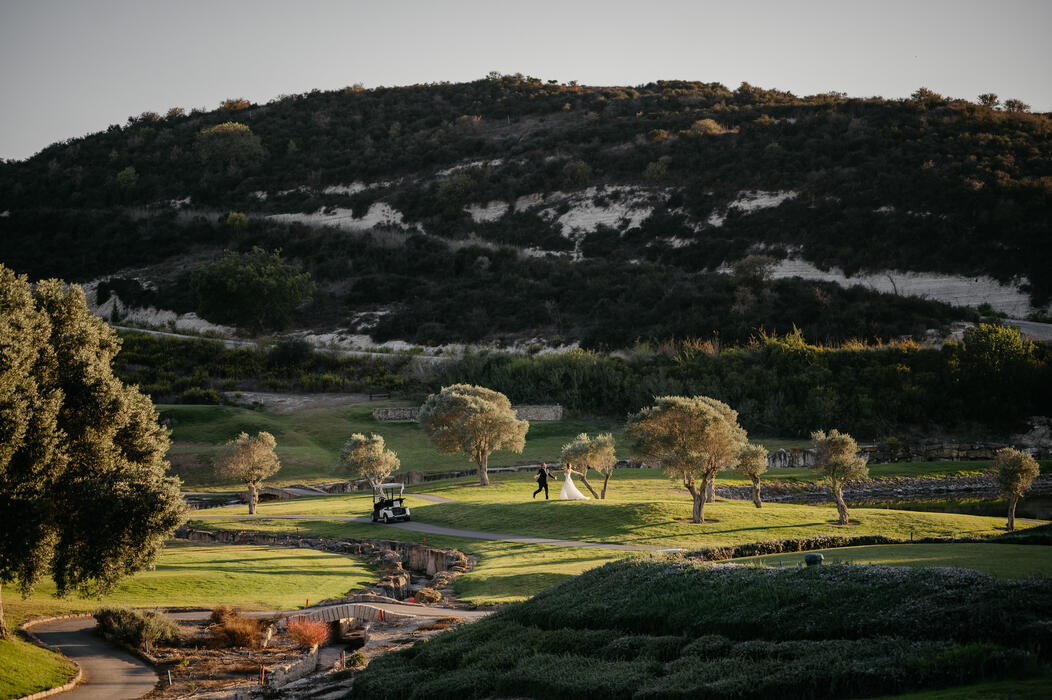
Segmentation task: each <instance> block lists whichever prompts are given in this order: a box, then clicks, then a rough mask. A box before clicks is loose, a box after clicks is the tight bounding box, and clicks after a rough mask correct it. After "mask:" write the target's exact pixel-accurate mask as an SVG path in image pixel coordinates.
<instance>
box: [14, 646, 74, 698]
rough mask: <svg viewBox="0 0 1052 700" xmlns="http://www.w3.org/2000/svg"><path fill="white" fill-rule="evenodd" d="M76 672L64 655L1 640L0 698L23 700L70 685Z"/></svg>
mask: <svg viewBox="0 0 1052 700" xmlns="http://www.w3.org/2000/svg"><path fill="white" fill-rule="evenodd" d="M76 672H77V669H76V668H75V667H74V666H73V664H71V663H70V662H69V661H67V660H66V658H65V657H64V656H62V655H61V654H56V653H55V652H53V651H49V650H47V649H42V648H41V647H38V646H37V645H35V644H30V643H29V642H23V641H20V640H18V639H12V640H10V641H8V640H4V639H0V698H5V699H6V698H20V697H22V696H24V695H30V694H32V693H36V692H38V691H41V690H47V689H49V688H54V687H56V686H60V685H63V684H65V683H68V682H69V680H70V679H71V678H73V676H74V675H75V674H76Z"/></svg>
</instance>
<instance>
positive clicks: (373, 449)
mask: <svg viewBox="0 0 1052 700" xmlns="http://www.w3.org/2000/svg"><path fill="white" fill-rule="evenodd" d="M400 464H401V462H400V461H399V460H398V456H397V455H396V454H395V453H394V451H392V450H389V449H387V448H386V447H385V446H384V438H383V436H382V435H375V434H373V433H370V434H369V435H363V434H362V433H355V434H354V435H351V439H350V440H348V441H347V442H345V443H344V445H343V450H342V451H341V452H340V468H341V469H342V470H343V471H345V472H349V473H351V474H354V475H356V476H358V477H360V478H362V479H368V480H369V484H370V485H371V486H372V487H373V489H374V490H375V489H376V488H377V487H378V486H380V484H382V483H384V481H385V480H386V479H387V477H389V476H391V474H393V473H394V472H395V471H397V470H398V467H399V466H400Z"/></svg>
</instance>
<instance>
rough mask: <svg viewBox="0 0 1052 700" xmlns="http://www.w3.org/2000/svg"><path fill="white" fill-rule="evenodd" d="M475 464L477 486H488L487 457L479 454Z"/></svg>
mask: <svg viewBox="0 0 1052 700" xmlns="http://www.w3.org/2000/svg"><path fill="white" fill-rule="evenodd" d="M475 463H476V464H478V467H479V486H489V455H488V454H486V453H484V452H483V453H481V454H479V456H478V458H477V460H476V462H475Z"/></svg>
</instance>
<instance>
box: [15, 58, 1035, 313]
mask: <svg viewBox="0 0 1052 700" xmlns="http://www.w3.org/2000/svg"><path fill="white" fill-rule="evenodd" d="M1013 104H1014V103H1013ZM237 120H238V121H237V122H236V123H232V122H231V111H230V110H228V109H223V108H220V109H218V110H215V111H212V112H207V113H203V112H199V111H194V112H192V113H190V114H184V113H181V112H179V111H173V112H171V113H169V115H167V116H165V117H163V118H160V117H156V115H153V116H152V117H150V118H144V117H136V118H131V119H129V121H128V123H127V124H126V125H124V126H117V125H114V126H112V127H110V128H109V129H107V130H106V131H104V132H100V133H97V134H91V135H89V136H85V137H82V138H73V139H70V140H68V141H65V142H62V143H57V144H54V145H52V146H49V147H48V148H45V149H43V150H42V151H41V152H40V153H39V154H37V155H36V156H34V157H33V158H30V159H29V160H27V161H25V162H20V163H0V211H6V210H10V211H11V212H12V218H15V217H24V216H25V215H26V214H25V212H27V210H34V209H35V210H37V212H36V214H35V216H37V217H38V219H37V220H36V221H35V222H34V223H32V225H30V226H28V227H21V230H20V231H19V236H18V237H17V238H16V239H11V237H10V236H6V231H3V230H2V229H0V233H2V234H4V235H0V240H2V239H3V238H4V237H5V236H6V237H7V238H9V239H11V240H12V245H13V247H15V248H21V247H25V246H27V245H33V244H35V243H36V241H35V239H34V237H35V236H41V235H43V236H45V237H49V236H51V235H52V233H51V231H52V228H51V227H49V226H47V225H46V224H45V219H46V218H47V217H49V216H53V215H54V214H55V212H62V211H65V212H67V213H69V214H68V215H69V216H71V217H72V218H73V219H78V218H81V217H84V218H91V217H98V212H97V210H99V209H104V208H107V207H114V206H120V205H132V206H135V207H141V208H145V207H148V206H151V205H156V204H157V203H158V202H166V201H171V200H182V199H183V198H185V197H187V196H190V197H191V198H192V202H193V204H194V206H196V207H210V208H213V209H215V210H217V211H222V212H223V214H224V216H225V215H226V212H229V211H245V212H248V211H267V212H269V211H278V210H280V209H281V208H282V207H291V209H292V210H298V211H315V210H317V209H320V208H321V207H324V206H334V205H339V206H344V205H346V204H348V203H352V202H353V204H354V206H355V208H356V209H357V208H358V207H360V206H362V205H365V206H366V207H367V206H368V203H369V202H370V200H375V198H376V197H378V196H380V195H379V194H378V193H376V192H372V193H369V192H364V193H356V194H353V195H352V194H347V193H345V192H328V193H326V192H325V187H326V186H327V185H347V184H349V183H352V182H354V181H361V182H367V183H368V182H376V181H378V180H384V181H387V182H388V184H387V185H386V189H387V190H388V191H387V192H386V193H385V194H384V195H383V196H384V197H385V199H389V200H390V201H392V202H394V203H395V206H396V207H397V208H399V209H400V210H402V211H403V212H404V213H405V215H406V217H407V219H408V220H409V221H411V222H415V223H420V224H422V225H423V226H424V227H425V228H426V230H428V231H429V232H431V233H435V234H437V235H441V236H448V237H452V238H464V237H467V236H468V235H469V234H470V233H472V232H474V231H476V230H477V229H478V232H479V235H480V236H483V237H488V236H489V235H491V234H489V233H484V232H483V231H482V230H481V229H482V228H486V227H479V226H477V225H476V224H475V222H474V221H472V220H471V218H470V217H468V216H466V215H465V214H464V213H463V211H462V210H461V208H460V206H461V205H462V204H464V203H468V202H486V201H489V200H491V199H498V200H503V201H514V200H515V199H516V198H517V197H519V196H521V195H526V194H531V193H535V192H542V193H544V192H552V191H555V190H563V189H566V188H568V187H569V188H576V187H581V186H584V185H599V184H613V183H618V184H624V183H641V182H643V183H647V184H650V183H655V182H657V181H659V180H660V183H661V185H669V184H671V185H674V188H673V189H674V194H673V195H672V198H671V199H670V200H669V201H668V202H667V203H665V205H663V207H659V208H658V209H656V210H655V212H654V217H655V222H662V223H659V224H658V225H657V226H656V228H664V229H665V231H664V233H662V234H661V236H662V237H677V233H678V231H679V229H678V228H677V227H675V226H674V225H670V224H669V218H670V217H672V218H674V216H675V212H680V213H681V214H683V213H685V214H687V215H689V216H690V217H692V218H693V219H695V220H698V221H706V220H707V219H708V217H709V215H710V214H712V213H719V214H721V215H722V214H723V213H725V214H726V219H725V220H724V222H723V225H722V226H719V227H715V226H712V227H709V228H706V229H705V231H704V234H705V235H704V237H703V239H702V240H697V241H694V242H691V243H689V244H688V245H686V246H685V247H682V248H671V247H669V246H667V245H662V244H660V243H658V242H657V239H656V238H650V237H647V238H645V239H641V240H639V241H637V243H638V245H635V246H634V251H633V252H631V253H629V255H630V257H640V258H650V259H658V258H660V259H662V260H664V261H667V262H668V263H669V264H671V265H680V264H683V262H684V261H689V262H688V263H687V264H689V265H692V266H693V267H692V269H695V270H696V269H698V267H697V266H698V265H704V266H711V265H713V264H719V263H720V262H721V260H720V259H719V256H720V255H721V254H725V253H731V254H729V255H727V256H726V260H728V261H729V260H733V259H735V258H736V257H740V255H739V254H738V253H740V252H741V251H742V250H743V249H745V248H748V247H749V246H751V245H752V244H754V243H757V242H762V243H765V244H767V245H771V246H775V247H777V248H780V249H782V250H785V249H787V248H789V247H800V248H802V253H803V254H804V255H805V256H807V257H808V258H809V259H811V260H814V261H817V262H819V263H821V264H835V265H838V266H840V267H842V268H844V269H847V270H858V269H888V268H892V269H914V270H916V269H935V270H938V271H946V272H957V273H964V274H979V273H985V274H990V275H993V276H995V277H997V278H999V279H1002V280H1009V279H1011V278H1013V277H1015V276H1016V275H1018V274H1020V273H1024V274H1026V275H1027V276H1028V277H1029V279H1030V282H1031V284H1032V287H1033V289H1032V291H1033V293H1034V295H1035V298H1037V299H1038V300H1047V299H1048V298H1049V295H1050V293H1052V282H1050V281H1049V279H1048V276H1047V275H1045V274H1044V271H1045V270H1046V269H1047V267H1048V264H1049V262H1050V259H1052V243H1050V240H1052V236H1049V233H1050V230H1049V225H1050V224H1049V218H1048V216H1047V212H1048V204H1049V198H1050V196H1052V146H1050V143H1052V140H1050V138H1049V135H1050V133H1052V120H1049V119H1048V118H1047V117H1046V116H1044V115H1038V114H1029V113H1026V112H1025V111H1017V110H1012V111H1000V110H996V109H994V108H992V107H991V106H989V105H987V104H974V103H971V102H967V101H965V100H960V99H950V98H944V97H942V96H938V99H936V100H929V99H927V98H923V99H907V100H883V99H879V98H869V99H850V98H846V97H844V96H843V95H838V94H820V95H812V96H807V97H797V96H795V95H792V94H790V93H786V92H782V91H778V90H764V89H761V88H757V87H755V86H750V85H747V84H744V83H743V84H742V86H740V87H739V88H738V89H736V90H730V89H728V88H727V87H726V86H723V85H720V84H718V83H700V82H688V81H658V82H653V83H649V84H646V85H638V86H634V87H588V86H580V85H565V84H558V83H545V82H543V81H541V80H539V79H537V78H531V77H528V76H525V77H524V76H521V75H509V76H500V77H493V78H487V79H483V80H477V81H473V82H470V83H461V84H448V83H443V84H435V85H415V86H409V87H401V88H377V89H374V90H361V89H346V90H338V91H331V92H322V91H313V92H311V93H304V94H299V95H291V96H285V97H283V98H281V99H277V100H275V101H273V102H271V103H270V104H267V105H247V106H245V107H244V108H241V109H238V110H237ZM211 134H226V135H235V136H238V137H243V138H242V139H241V140H244V143H243V144H241V145H244V146H247V150H246V151H245V154H246V155H247V157H245V158H241V157H240V156H238V157H236V158H234V157H233V156H235V155H237V154H240V153H241V150H239V149H237V148H234V149H231V148H225V147H224V148H221V149H219V151H218V152H217V154H218V155H217V157H211V155H213V154H212V152H211V151H208V153H203V152H202V151H201V146H202V145H203V144H202V139H203V138H205V135H211ZM224 144H225V145H226V146H229V145H231V144H227V143H226V142H225V141H224ZM206 150H207V149H206ZM203 155H204V156H209V157H206V158H205V160H202V156H203ZM467 162H471V163H474V164H475V167H473V168H470V169H468V168H461V169H460V170H457V171H455V172H446V173H444V174H440V175H436V173H439V172H441V171H443V170H448V169H449V168H451V167H454V166H457V165H463V164H465V163H467ZM651 164H660V166H661V167H660V168H650V167H649V166H651ZM129 172H134V173H135V175H136V178H135V182H134V185H133V186H132V185H129V181H130V178H129V177H128V176H127V175H122V173H129ZM644 173H649V175H646V176H645V175H644ZM419 176H423V178H424V179H418V177H419ZM403 178H404V179H403ZM647 178H649V179H647ZM756 189H764V190H772V191H774V190H780V191H790V190H792V191H795V192H799V193H800V196H798V197H796V198H795V199H791V200H789V201H787V202H785V203H784V204H783V205H782V206H780V207H778V208H777V209H770V210H766V211H760V212H753V213H751V214H748V215H745V214H742V213H741V212H738V211H735V210H732V211H727V212H724V208H725V207H726V204H727V203H728V202H730V201H732V200H733V199H734V198H735V197H736V196H737V194H738V193H739V192H742V191H748V190H756ZM260 191H262V192H266V193H269V194H270V195H273V196H271V197H268V198H267V200H265V201H260V199H259V197H257V195H256V193H257V192H260ZM279 193H285V194H279ZM285 210H288V208H286V209H285ZM363 211H364V210H363ZM143 213H144V212H143V210H142V209H139V210H138V211H136V216H137V217H141V216H143ZM64 216H65V214H64ZM150 218H151V217H149V216H147V217H145V218H140V219H137V220H138V221H139V222H140V223H139V228H140V229H142V230H143V233H144V234H146V235H148V234H149V230H150V228H151V225H152V224H151V221H150ZM4 223H5V222H0V226H3V224H4ZM508 224H509V225H508V226H500V225H498V226H496V227H495V228H496V229H497V231H496V235H497V236H508V235H514V233H513V229H514V228H515V226H514V225H513V224H512V222H510V221H509V222H508ZM79 228H81V230H83V231H86V232H89V237H88V238H89V239H90V240H88V239H83V238H82V239H79V240H78V239H77V238H76V237H70V236H69V235H68V233H69V231H68V230H67V231H62V232H60V234H59V235H61V236H63V237H64V238H65V240H66V242H68V243H72V244H73V245H72V247H66V248H63V247H61V246H53V245H51V244H50V242H48V241H45V244H46V246H47V247H48V248H49V249H53V250H56V251H59V252H63V251H65V252H67V253H73V254H74V255H75V256H76V257H80V258H88V259H90V260H92V261H94V260H95V259H97V254H95V253H93V249H98V248H110V247H111V246H112V241H111V240H110V239H109V238H107V237H105V236H103V235H99V234H96V233H94V232H92V228H91V227H88V226H82V227H79ZM553 230H554V228H553V227H552V226H549V227H548V228H547V233H546V234H545V236H544V237H545V238H548V239H551V238H552V237H551V235H550V233H551V232H552V231H553ZM691 237H693V236H691ZM129 243H130V244H131V246H130V247H131V249H132V250H137V251H139V252H140V253H142V254H144V255H152V254H153V253H151V251H149V249H148V247H147V246H142V245H135V243H134V241H129ZM159 243H160V244H161V245H162V246H163V245H165V241H163V240H160V241H159ZM538 243H539V241H536V240H535V241H529V242H528V241H523V243H522V244H525V245H530V244H532V245H537V244H538ZM651 244H653V245H651ZM604 245H605V246H609V247H613V248H618V247H620V243H619V242H617V241H612V240H607V241H606V242H605V244H604ZM112 249H113V250H114V251H116V252H118V253H119V254H120V257H122V258H127V256H128V254H129V253H130V252H131V251H127V252H125V251H120V250H119V248H118V247H117V246H112ZM181 249H182V250H185V249H186V248H185V246H184V247H182V248H181ZM21 255H27V256H32V255H33V253H22V254H20V256H21ZM0 259H2V260H3V261H4V262H5V263H8V264H9V265H13V266H14V267H16V269H19V270H20V271H24V272H30V273H31V274H34V275H35V274H36V272H35V271H33V270H29V269H26V268H22V267H21V266H20V265H19V264H18V263H17V262H16V261H15V260H11V259H7V258H6V257H0ZM39 260H40V261H43V260H44V259H43V258H40V259H39ZM113 269H116V268H111V269H110V270H109V271H111V272H112V271H113ZM48 274H51V273H48ZM67 277H68V275H67Z"/></svg>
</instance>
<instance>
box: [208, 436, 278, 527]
mask: <svg viewBox="0 0 1052 700" xmlns="http://www.w3.org/2000/svg"><path fill="white" fill-rule="evenodd" d="M277 445H278V443H277V440H275V439H274V436H273V435H271V434H270V433H268V432H266V431H261V432H260V433H259V434H258V435H256V437H251V436H250V435H249V434H248V433H241V434H240V435H238V436H237V437H236V438H234V439H233V440H231V441H230V442H228V443H226V444H225V445H223V447H222V449H220V451H219V455H218V456H217V457H216V462H215V464H216V471H217V472H218V474H219V476H220V477H222V478H224V479H234V480H236V481H240V482H242V483H244V484H247V485H248V512H249V514H251V515H255V514H256V504H257V503H259V486H260V484H262V483H263V482H264V481H265V480H266V479H267V478H268V477H271V476H274V475H275V474H277V472H278V470H279V469H281V462H280V461H279V460H278V456H277V455H276V454H275V453H274V448H275V447H277Z"/></svg>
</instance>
